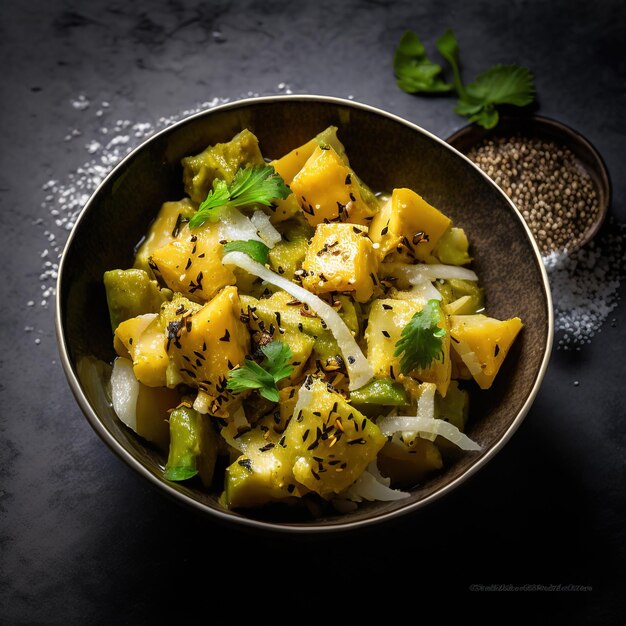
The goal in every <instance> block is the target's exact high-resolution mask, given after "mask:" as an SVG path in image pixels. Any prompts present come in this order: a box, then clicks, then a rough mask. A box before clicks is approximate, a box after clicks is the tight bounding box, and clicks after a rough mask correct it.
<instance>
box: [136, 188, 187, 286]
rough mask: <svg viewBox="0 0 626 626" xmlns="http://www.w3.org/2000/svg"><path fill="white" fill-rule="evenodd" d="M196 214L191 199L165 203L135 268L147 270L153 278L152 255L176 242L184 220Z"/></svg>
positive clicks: (142, 246)
mask: <svg viewBox="0 0 626 626" xmlns="http://www.w3.org/2000/svg"><path fill="white" fill-rule="evenodd" d="M195 212H196V207H195V205H194V204H193V203H192V202H191V200H190V199H189V198H183V199H182V200H178V201H177V202H165V203H164V204H163V205H162V206H161V209H160V210H159V213H158V215H157V216H156V219H155V220H154V222H153V223H152V225H151V226H150V229H149V230H148V234H147V235H146V238H145V239H144V240H143V243H142V244H141V246H140V247H139V250H137V254H136V256H135V264H134V265H133V267H135V268H136V269H141V270H145V271H146V272H148V274H149V275H150V276H153V273H152V269H151V268H150V263H149V261H150V255H151V254H152V253H153V252H154V251H155V250H158V249H159V248H162V247H163V246H165V245H167V244H168V243H170V242H171V241H174V238H175V237H176V235H177V232H178V230H180V226H181V222H182V220H183V219H184V220H188V219H189V218H191V216H192V215H193V214H194V213H195Z"/></svg>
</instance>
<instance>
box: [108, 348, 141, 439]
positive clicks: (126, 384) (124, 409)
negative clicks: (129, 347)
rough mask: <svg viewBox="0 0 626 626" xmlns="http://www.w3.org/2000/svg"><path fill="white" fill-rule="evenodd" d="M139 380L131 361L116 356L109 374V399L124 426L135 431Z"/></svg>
mask: <svg viewBox="0 0 626 626" xmlns="http://www.w3.org/2000/svg"><path fill="white" fill-rule="evenodd" d="M138 396H139V381H138V380H137V379H136V378H135V373H134V372H133V362H132V361H130V360H129V359H125V358H122V357H117V359H115V361H114V363H113V372H112V374H111V400H112V402H113V409H114V410H115V413H116V414H117V416H118V417H119V418H120V420H121V421H122V422H124V424H126V426H128V427H129V428H131V429H132V430H134V431H135V432H136V431H137V397H138Z"/></svg>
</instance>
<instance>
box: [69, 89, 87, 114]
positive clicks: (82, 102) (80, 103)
mask: <svg viewBox="0 0 626 626" xmlns="http://www.w3.org/2000/svg"><path fill="white" fill-rule="evenodd" d="M71 103H72V107H73V108H75V109H77V110H78V111H84V110H85V109H88V108H89V105H90V104H91V102H89V100H88V99H87V98H86V96H85V95H84V94H82V93H81V94H80V96H78V98H76V99H75V100H72V101H71Z"/></svg>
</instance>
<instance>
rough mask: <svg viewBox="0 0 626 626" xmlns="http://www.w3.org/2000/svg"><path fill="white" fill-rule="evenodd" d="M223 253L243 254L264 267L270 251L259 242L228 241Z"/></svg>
mask: <svg viewBox="0 0 626 626" xmlns="http://www.w3.org/2000/svg"><path fill="white" fill-rule="evenodd" d="M224 252H245V253H246V254H247V255H248V256H249V257H250V258H251V259H252V260H254V261H256V262H257V263H260V264H261V265H265V264H266V263H267V259H268V258H269V254H270V249H269V248H268V247H267V246H266V245H265V244H264V243H263V242H261V241H256V240H255V239H249V240H248V241H241V240H237V241H229V242H228V243H227V244H226V245H225V246H224Z"/></svg>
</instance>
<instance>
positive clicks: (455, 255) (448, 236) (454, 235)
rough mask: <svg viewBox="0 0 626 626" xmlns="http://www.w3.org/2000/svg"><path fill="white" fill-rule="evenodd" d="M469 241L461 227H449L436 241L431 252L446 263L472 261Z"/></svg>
mask: <svg viewBox="0 0 626 626" xmlns="http://www.w3.org/2000/svg"><path fill="white" fill-rule="evenodd" d="M468 251H469V242H468V241H467V235H466V234H465V231H464V230H463V229H462V228H456V227H450V228H448V230H447V231H446V232H445V233H444V234H443V235H442V237H441V239H439V241H438V242H437V247H436V248H435V250H434V252H433V254H434V255H435V256H436V257H437V258H438V259H439V260H440V261H441V262H442V263H446V264H447V265H466V264H467V263H470V262H471V261H472V257H471V256H470V255H469V252H468Z"/></svg>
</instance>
